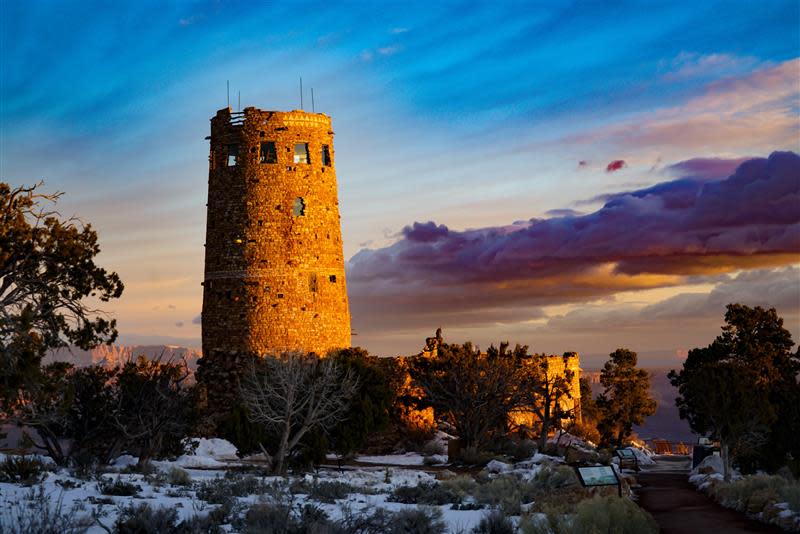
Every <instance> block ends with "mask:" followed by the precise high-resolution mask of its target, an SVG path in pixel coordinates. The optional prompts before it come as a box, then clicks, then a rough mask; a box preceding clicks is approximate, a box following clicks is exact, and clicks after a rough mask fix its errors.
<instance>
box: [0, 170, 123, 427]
mask: <svg viewBox="0 0 800 534" xmlns="http://www.w3.org/2000/svg"><path fill="white" fill-rule="evenodd" d="M40 185H41V184H37V185H35V186H33V187H17V188H13V189H12V188H11V187H10V186H9V185H8V184H5V183H0V414H2V412H3V411H8V410H12V409H13V408H14V403H15V402H16V401H18V400H19V395H20V389H21V388H24V387H26V386H34V385H35V382H37V381H38V380H39V379H40V378H41V377H40V376H39V365H40V363H41V359H42V357H43V356H44V354H45V352H46V351H47V350H48V349H52V348H56V347H63V346H67V345H70V344H71V345H75V346H78V347H80V348H82V349H88V348H91V347H93V346H96V345H98V344H100V343H112V342H113V341H114V340H115V339H116V337H117V330H116V321H115V320H114V319H108V318H107V317H106V316H105V315H104V314H102V313H100V312H98V311H97V310H95V309H93V308H91V307H90V306H88V305H87V304H86V302H85V299H87V298H96V299H98V300H100V301H108V300H110V299H114V298H118V297H119V296H120V295H121V294H122V289H123V285H122V282H120V279H119V276H118V275H117V273H113V272H112V273H109V272H107V271H106V270H105V269H102V268H101V267H98V266H97V265H96V264H95V263H94V258H95V256H97V254H98V253H99V252H100V247H99V245H98V244H97V233H96V232H95V231H94V230H93V229H92V227H91V226H90V225H88V224H83V223H82V222H81V221H79V220H77V219H66V220H65V219H62V218H61V217H60V216H59V214H58V213H57V212H56V211H54V210H52V209H50V208H49V207H48V206H49V205H50V204H54V203H55V202H56V201H57V200H58V198H59V197H60V193H56V194H43V193H40V192H39V191H38V188H39V186H40Z"/></svg>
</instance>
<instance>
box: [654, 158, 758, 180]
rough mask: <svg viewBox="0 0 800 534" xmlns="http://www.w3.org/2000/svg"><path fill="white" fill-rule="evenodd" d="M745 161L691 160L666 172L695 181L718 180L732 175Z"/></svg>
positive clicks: (668, 168) (734, 159)
mask: <svg viewBox="0 0 800 534" xmlns="http://www.w3.org/2000/svg"><path fill="white" fill-rule="evenodd" d="M747 159H749V158H732V159H731V158H693V159H688V160H686V161H680V162H678V163H675V164H673V165H670V166H668V167H667V168H666V171H667V172H668V173H672V174H674V175H679V176H690V177H692V178H696V179H703V180H709V179H720V178H724V177H726V176H730V175H731V174H733V172H734V171H735V170H736V168H737V167H738V166H739V165H741V164H742V163H744V162H745V161H746V160H747Z"/></svg>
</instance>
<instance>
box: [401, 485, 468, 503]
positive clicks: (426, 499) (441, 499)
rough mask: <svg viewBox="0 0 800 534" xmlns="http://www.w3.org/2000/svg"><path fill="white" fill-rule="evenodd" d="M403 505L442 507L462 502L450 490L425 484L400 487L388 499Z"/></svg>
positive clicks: (441, 486)
mask: <svg viewBox="0 0 800 534" xmlns="http://www.w3.org/2000/svg"><path fill="white" fill-rule="evenodd" d="M387 500H389V501H394V502H400V503H403V504H427V505H436V506H440V505H442V504H453V503H458V502H460V501H461V498H460V497H459V496H458V495H456V494H455V493H453V492H452V491H450V489H449V488H448V487H446V486H443V485H442V484H438V483H436V482H423V483H421V484H419V485H417V486H398V487H397V488H395V490H394V491H393V492H392V494H391V495H390V496H389V498H388V499H387Z"/></svg>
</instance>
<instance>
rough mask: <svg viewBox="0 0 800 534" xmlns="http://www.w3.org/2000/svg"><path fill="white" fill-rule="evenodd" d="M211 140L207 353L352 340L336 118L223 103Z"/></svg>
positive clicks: (329, 345) (323, 348)
mask: <svg viewBox="0 0 800 534" xmlns="http://www.w3.org/2000/svg"><path fill="white" fill-rule="evenodd" d="M210 140H211V151H210V156H209V181H208V221H207V228H206V261H205V280H204V283H203V286H204V287H203V313H202V336H203V353H204V356H211V354H212V353H218V352H222V353H234V352H239V353H255V354H260V355H263V354H267V353H278V352H281V351H284V350H302V351H307V352H316V353H318V354H321V355H324V354H325V353H326V352H328V351H329V350H331V349H334V348H339V347H349V346H350V314H349V310H348V301H347V288H346V284H345V274H344V258H343V253H342V236H341V227H340V221H339V219H340V217H339V201H338V197H337V186H336V172H335V170H334V165H333V162H334V151H333V131H332V129H331V120H330V118H329V117H328V116H326V115H324V114H321V113H306V112H304V111H291V112H277V111H262V110H259V109H256V108H252V107H249V108H245V110H244V111H243V112H241V113H232V112H231V111H230V109H223V110H220V111H218V112H217V114H216V116H215V117H214V118H212V119H211V137H210ZM270 143H272V144H270ZM297 144H301V145H307V149H308V150H307V154H308V162H307V163H306V162H303V161H302V160H303V159H304V158H303V157H302V156H301V157H300V158H299V159H300V161H299V162H298V161H297V158H296V157H295V151H296V145H297ZM326 147H327V148H326ZM273 148H274V150H273ZM300 152H301V154H302V152H303V151H302V150H301V151H300ZM323 152H326V154H327V158H325V157H324V155H325V154H324V153H323Z"/></svg>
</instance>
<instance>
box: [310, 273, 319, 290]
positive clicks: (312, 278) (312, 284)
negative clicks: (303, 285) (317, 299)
mask: <svg viewBox="0 0 800 534" xmlns="http://www.w3.org/2000/svg"><path fill="white" fill-rule="evenodd" d="M308 289H310V290H311V292H312V293H316V292H317V275H316V273H311V274H310V275H308Z"/></svg>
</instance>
